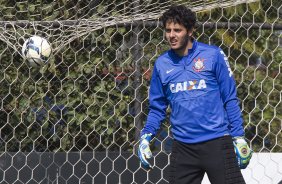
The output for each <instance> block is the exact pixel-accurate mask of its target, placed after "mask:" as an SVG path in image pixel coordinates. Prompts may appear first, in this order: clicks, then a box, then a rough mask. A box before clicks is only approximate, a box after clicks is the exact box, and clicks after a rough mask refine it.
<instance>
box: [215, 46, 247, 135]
mask: <svg viewBox="0 0 282 184" xmlns="http://www.w3.org/2000/svg"><path fill="white" fill-rule="evenodd" d="M214 70H215V74H216V78H217V81H218V85H219V90H220V94H221V98H222V101H223V104H224V108H225V110H226V113H227V117H228V120H229V123H230V124H229V126H228V128H229V130H230V134H231V136H232V137H236V136H243V135H244V129H243V119H242V114H241V109H240V107H239V101H238V98H237V91H236V82H235V80H234V78H233V73H232V70H231V68H230V65H229V62H228V58H227V57H226V55H225V54H224V52H223V51H222V50H221V49H218V50H217V53H216V55H215V61H214Z"/></svg>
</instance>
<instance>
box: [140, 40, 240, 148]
mask: <svg viewBox="0 0 282 184" xmlns="http://www.w3.org/2000/svg"><path fill="white" fill-rule="evenodd" d="M236 93H237V92H236V83H235V80H234V78H233V76H232V71H231V68H230V66H229V63H228V60H227V57H226V56H225V54H224V52H223V51H222V50H221V49H220V48H218V47H216V46H211V45H206V44H203V43H200V42H197V41H194V42H193V47H192V48H191V49H189V51H188V55H187V56H183V57H180V56H178V55H177V54H176V53H175V52H174V51H173V50H169V51H167V52H165V53H164V54H162V55H161V56H160V57H159V58H158V59H157V60H156V62H155V66H154V70H153V73H152V78H151V83H150V91H149V104H150V105H149V114H148V117H147V122H146V124H145V126H144V128H143V130H142V132H141V134H142V135H143V134H145V133H152V134H153V135H155V134H156V132H157V131H158V129H159V128H160V126H161V123H162V121H163V120H164V119H165V117H166V109H167V107H168V105H169V106H170V108H171V115H170V123H171V131H172V134H173V137H174V138H175V139H176V140H178V141H181V142H186V143H198V142H202V141H207V140H211V139H214V138H217V137H221V136H224V135H228V134H229V135H231V136H232V137H235V136H243V135H244V130H243V120H242V117H241V111H240V108H239V105H238V99H237V95H236Z"/></svg>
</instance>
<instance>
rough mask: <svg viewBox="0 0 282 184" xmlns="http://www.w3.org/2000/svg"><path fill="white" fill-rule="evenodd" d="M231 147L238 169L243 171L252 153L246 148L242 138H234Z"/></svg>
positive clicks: (246, 145) (246, 144)
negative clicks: (232, 147)
mask: <svg viewBox="0 0 282 184" xmlns="http://www.w3.org/2000/svg"><path fill="white" fill-rule="evenodd" d="M233 145H234V150H235V153H236V157H237V161H238V164H239V167H240V169H245V168H246V167H247V166H248V164H249V162H250V160H251V158H252V154H253V151H252V150H251V149H250V147H249V146H248V143H247V142H246V140H245V139H244V137H234V138H233Z"/></svg>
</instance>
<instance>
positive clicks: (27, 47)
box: [22, 36, 52, 67]
mask: <svg viewBox="0 0 282 184" xmlns="http://www.w3.org/2000/svg"><path fill="white" fill-rule="evenodd" d="M51 51H52V49H51V45H50V44H49V42H48V41H47V40H46V39H45V38H42V37H40V36H32V37H30V38H28V39H27V40H26V41H25V42H24V44H23V46H22V55H23V57H24V59H25V60H26V61H27V63H28V64H29V65H30V66H31V67H42V66H43V65H45V64H46V63H47V62H48V59H49V57H50V55H51Z"/></svg>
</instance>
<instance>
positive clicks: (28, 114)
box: [0, 0, 282, 152]
mask: <svg viewBox="0 0 282 184" xmlns="http://www.w3.org/2000/svg"><path fill="white" fill-rule="evenodd" d="M157 2H158V3H161V1H157ZM151 3H152V4H153V5H154V6H156V8H161V7H158V6H157V5H158V4H154V1H151ZM133 5H134V3H133V1H132V2H131V3H130V1H128V3H122V1H118V0H116V1H115V2H114V3H112V1H78V2H76V1H65V0H59V1H52V0H48V1H47V0H37V1H35V0H34V1H33V0H29V1H20V2H16V1H1V6H0V12H1V16H0V19H1V20H2V21H20V20H30V21H40V20H44V21H49V20H76V19H79V18H83V19H90V20H91V19H93V20H95V18H97V17H99V16H100V17H101V16H102V17H103V16H112V15H115V16H117V15H119V14H122V13H124V12H125V13H127V14H133V13H134V11H141V10H143V11H145V10H146V8H143V9H142V7H139V9H135V10H134V8H133V9H132V8H131V7H133ZM153 5H150V4H149V5H148V4H147V5H146V6H153ZM279 6H281V5H280V4H279V2H278V1H275V0H273V1H271V3H269V2H268V1H267V2H266V1H263V2H257V3H250V4H242V5H237V6H235V7H230V8H224V9H222V8H216V9H212V10H207V11H201V12H198V13H197V18H198V21H199V22H200V23H202V24H199V26H198V27H197V29H196V33H195V37H196V38H197V39H198V40H199V41H201V42H205V43H210V44H215V45H218V46H220V47H221V48H222V49H223V50H224V51H225V53H226V54H227V55H228V57H229V62H230V64H231V66H232V69H233V70H234V75H235V78H236V81H237V84H238V97H239V98H240V102H241V107H242V112H243V118H244V122H245V130H246V137H247V139H248V140H249V141H250V142H251V145H252V148H253V149H254V151H257V152H259V151H265V152H269V151H271V152H281V151H282V132H281V128H282V127H281V124H282V123H281V120H282V116H281V113H280V112H282V105H281V90H282V80H281V60H282V54H281V53H282V52H281V51H282V49H281V45H280V42H279V40H281V31H278V30H272V29H271V30H264V29H252V28H249V29H248V28H244V27H242V26H240V27H238V28H230V29H219V28H215V27H214V28H207V27H204V26H203V25H204V23H207V22H229V23H231V24H232V22H241V23H244V22H251V23H253V24H255V23H270V24H273V25H274V24H281V13H279V11H277V9H278V8H279ZM93 7H96V8H93ZM73 12H75V13H73ZM157 23H158V22H157ZM7 29H9V28H7ZM36 29H40V27H37V28H36ZM1 31H5V29H4V28H2V29H1ZM25 31H26V32H29V33H36V30H33V29H32V28H27V29H26V30H25ZM52 31H54V32H56V30H52ZM58 31H59V32H60V31H62V30H58ZM50 32H51V31H50ZM62 32H63V31H62ZM19 33H20V34H24V33H21V32H20V30H19ZM41 34H43V33H41ZM46 34H47V33H46ZM48 34H49V33H48ZM43 36H46V35H44V34H43ZM48 39H49V40H50V41H51V42H52V37H49V38H48ZM19 49H20V48H19ZM166 49H168V47H167V44H166V42H165V40H164V38H163V31H162V28H161V26H160V25H159V24H147V23H146V22H139V24H138V26H130V25H125V26H120V25H116V26H111V27H105V28H102V29H99V30H96V31H90V32H89V34H87V35H85V36H83V37H81V38H79V39H76V40H74V41H72V42H71V43H69V44H67V45H65V46H64V47H63V48H62V49H61V50H60V51H59V52H58V53H56V55H54V56H53V57H52V59H51V60H50V63H49V64H48V65H46V66H45V67H43V68H42V69H40V70H38V69H34V68H30V67H29V66H28V65H27V64H26V63H24V61H23V59H22V58H21V56H20V55H19V54H18V53H17V52H15V51H14V50H13V49H11V48H10V47H9V46H8V45H7V44H6V43H5V42H3V41H1V43H0V61H1V64H0V71H1V72H0V85H1V88H0V99H1V111H0V133H1V134H0V136H1V137H0V140H1V147H0V151H2V152H3V151H52V152H56V151H90V150H96V151H104V150H110V151H116V150H123V151H130V150H132V149H133V148H134V145H135V143H136V141H138V136H139V132H140V130H141V128H142V127H143V124H144V123H145V121H146V115H147V112H148V99H147V94H148V85H149V79H150V72H151V69H152V67H153V64H154V61H155V59H156V57H157V56H158V55H160V54H161V53H162V52H163V51H165V50H166ZM168 129H169V123H168V121H166V122H164V124H163V127H162V130H161V131H160V134H159V136H157V139H156V141H155V144H154V145H155V146H156V149H160V148H159V144H160V141H163V143H164V145H168V144H169V140H170V137H167V134H166V133H165V132H166V131H167V130H168ZM165 149H166V147H165ZM168 149H169V148H168Z"/></svg>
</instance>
